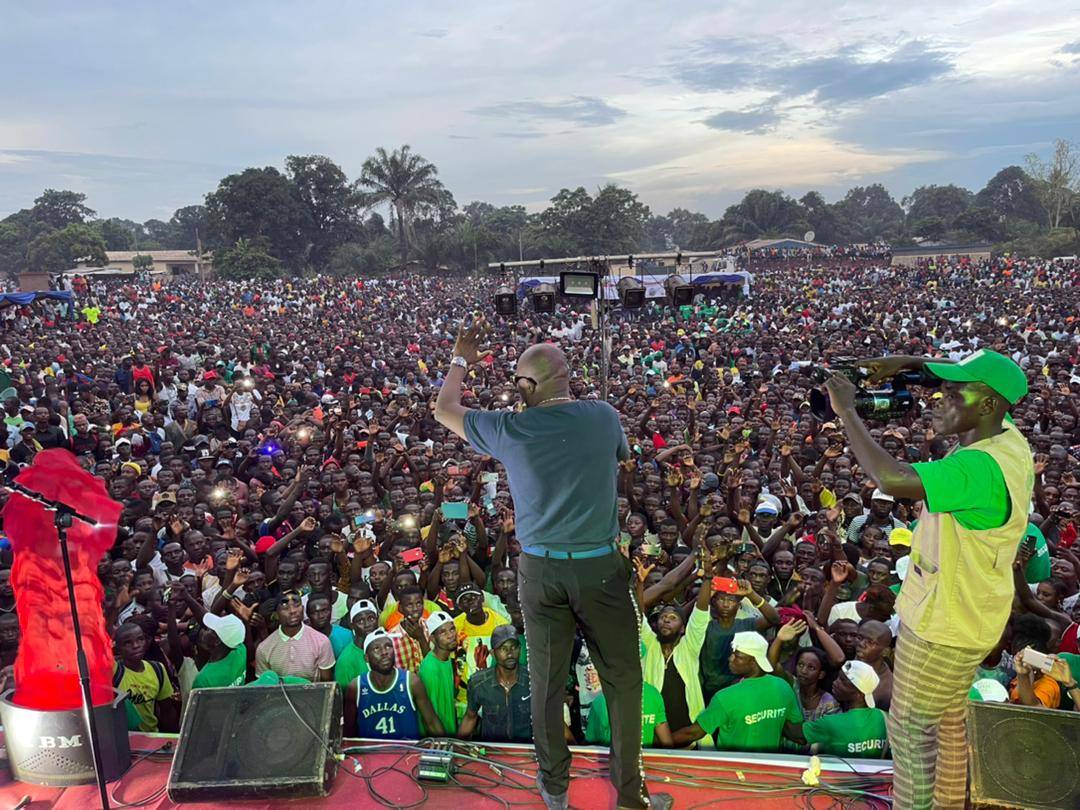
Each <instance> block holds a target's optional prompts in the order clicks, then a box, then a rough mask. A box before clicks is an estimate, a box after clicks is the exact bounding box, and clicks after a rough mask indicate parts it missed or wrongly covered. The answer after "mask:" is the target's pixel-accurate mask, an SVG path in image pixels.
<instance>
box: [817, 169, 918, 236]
mask: <svg viewBox="0 0 1080 810" xmlns="http://www.w3.org/2000/svg"><path fill="white" fill-rule="evenodd" d="M834 208H835V210H836V213H837V216H838V218H839V222H840V227H841V232H842V233H841V234H840V238H838V240H837V241H844V242H879V241H885V242H890V241H894V240H896V238H897V237H898V236H900V233H901V231H902V230H903V226H904V209H903V208H901V207H900V205H899V203H897V202H896V200H894V199H893V196H892V195H891V194H890V193H889V192H888V190H887V189H886V188H885V186H883V185H881V184H880V183H874V184H873V185H870V186H856V187H855V188H853V189H850V190H849V191H848V193H847V194H846V195H844V199H842V200H840V201H839V202H838V203H836V205H835V206H834Z"/></svg>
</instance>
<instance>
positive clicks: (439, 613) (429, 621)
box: [424, 610, 454, 635]
mask: <svg viewBox="0 0 1080 810" xmlns="http://www.w3.org/2000/svg"><path fill="white" fill-rule="evenodd" d="M453 621H454V617H453V616H451V615H450V614H449V613H447V612H446V611H445V610H436V611H435V612H434V613H432V614H431V615H430V616H428V617H427V618H426V619H425V620H424V626H425V627H426V628H427V631H428V635H435V631H436V630H438V629H439V628H440V627H442V626H443V625H444V624H446V623H447V622H453Z"/></svg>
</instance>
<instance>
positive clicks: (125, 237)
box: [93, 217, 135, 250]
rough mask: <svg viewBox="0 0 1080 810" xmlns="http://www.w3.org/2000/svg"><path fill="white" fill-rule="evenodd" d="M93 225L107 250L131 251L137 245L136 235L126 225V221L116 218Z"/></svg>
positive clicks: (100, 220) (99, 221)
mask: <svg viewBox="0 0 1080 810" xmlns="http://www.w3.org/2000/svg"><path fill="white" fill-rule="evenodd" d="M93 225H94V227H95V228H96V229H97V232H98V233H100V234H101V238H102V241H104V242H105V249H106V250H131V248H132V246H133V245H134V244H135V234H134V232H133V231H132V230H131V228H129V227H128V226H127V225H126V224H125V220H122V219H117V218H115V217H114V218H112V219H99V220H97V221H96V222H94V223H93Z"/></svg>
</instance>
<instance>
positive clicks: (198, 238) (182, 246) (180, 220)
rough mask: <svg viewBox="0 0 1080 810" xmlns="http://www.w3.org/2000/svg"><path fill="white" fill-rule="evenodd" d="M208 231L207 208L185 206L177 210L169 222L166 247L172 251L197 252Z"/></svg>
mask: <svg viewBox="0 0 1080 810" xmlns="http://www.w3.org/2000/svg"><path fill="white" fill-rule="evenodd" d="M208 231H209V225H208V223H207V219H206V208H205V207H204V206H202V205H185V206H184V207H183V208H177V209H176V211H174V212H173V215H172V218H171V219H170V220H169V232H168V241H167V243H166V245H165V247H167V248H170V249H172V250H196V249H197V248H198V247H199V245H200V244H201V243H202V242H203V240H205V239H206V237H207V232H208Z"/></svg>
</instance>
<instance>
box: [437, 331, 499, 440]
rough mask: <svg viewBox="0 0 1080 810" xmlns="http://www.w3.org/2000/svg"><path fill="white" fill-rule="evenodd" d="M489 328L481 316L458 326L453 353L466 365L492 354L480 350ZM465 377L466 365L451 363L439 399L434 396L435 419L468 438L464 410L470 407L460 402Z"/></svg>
mask: <svg viewBox="0 0 1080 810" xmlns="http://www.w3.org/2000/svg"><path fill="white" fill-rule="evenodd" d="M486 331H487V321H485V320H484V319H483V318H478V319H477V320H476V321H475V322H474V323H472V324H471V325H470V326H468V327H466V325H465V324H464V323H463V324H462V325H461V327H460V328H459V329H458V334H457V341H456V342H455V343H454V352H453V356H454V357H462V358H464V359H465V362H466V364H467V365H472V364H474V363H478V362H479V361H481V360H483V359H484V358H485V357H487V356H489V355H490V354H491V352H488V351H485V352H481V351H480V339H481V337H482V336H483V335H484V334H485V333H486ZM464 381H465V368H463V367H462V366H459V365H455V364H451V365H450V369H449V370H448V371H447V372H446V376H445V377H444V378H443V384H442V387H441V388H440V389H439V396H438V399H436V400H435V419H436V421H437V422H438V423H439V424H441V425H442V426H443V427H445V428H446V429H447V430H450V431H452V432H454V433H456V434H457V435H458V436H460V437H461V438H463V439H464V438H465V412H466V411H468V410H469V409H468V408H466V407H465V406H464V405H462V404H461V384H462V383H463V382H464Z"/></svg>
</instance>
